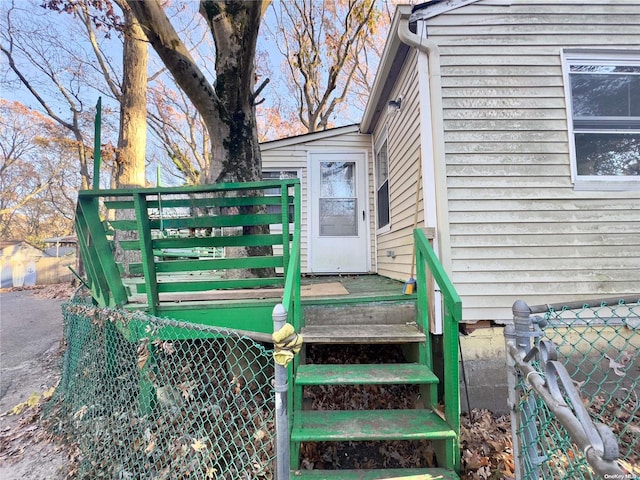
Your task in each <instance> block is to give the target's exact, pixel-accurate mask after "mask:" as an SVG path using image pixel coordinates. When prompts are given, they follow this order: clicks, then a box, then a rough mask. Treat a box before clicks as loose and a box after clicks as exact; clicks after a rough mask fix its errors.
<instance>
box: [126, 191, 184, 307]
mask: <svg viewBox="0 0 640 480" xmlns="http://www.w3.org/2000/svg"><path fill="white" fill-rule="evenodd" d="M133 203H134V205H135V210H136V219H137V222H138V236H139V237H140V255H141V257H142V259H141V260H142V272H143V275H144V282H145V288H146V290H147V303H148V305H149V313H150V314H151V315H157V314H158V306H159V304H160V298H159V293H158V279H157V276H156V264H155V259H154V256H153V244H152V242H153V241H152V239H151V223H150V222H149V210H148V208H147V197H146V195H145V194H144V193H140V192H136V193H135V194H134V195H133ZM175 265H177V264H174V266H175Z"/></svg>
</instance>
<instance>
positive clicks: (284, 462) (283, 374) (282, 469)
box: [273, 303, 290, 480]
mask: <svg viewBox="0 0 640 480" xmlns="http://www.w3.org/2000/svg"><path fill="white" fill-rule="evenodd" d="M286 321H287V312H286V310H285V309H284V306H283V305H282V304H281V303H279V304H277V305H276V306H275V307H273V331H274V332H277V331H278V330H280V329H281V328H282V327H283V326H284V324H285V322H286ZM274 365H275V394H276V480H289V463H290V462H289V457H290V452H289V448H290V445H289V414H288V412H287V392H288V390H289V385H288V381H287V367H283V366H282V365H279V364H278V363H277V362H274Z"/></svg>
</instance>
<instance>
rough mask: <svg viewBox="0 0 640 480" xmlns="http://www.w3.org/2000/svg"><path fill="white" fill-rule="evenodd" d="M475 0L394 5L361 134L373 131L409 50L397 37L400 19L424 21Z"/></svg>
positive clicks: (475, 1) (363, 117)
mask: <svg viewBox="0 0 640 480" xmlns="http://www.w3.org/2000/svg"><path fill="white" fill-rule="evenodd" d="M478 1H480V0H442V1H439V2H427V3H425V4H423V5H415V6H411V5H398V6H397V7H396V12H395V14H394V16H393V22H392V23H391V27H390V28H389V36H388V38H387V43H386V44H385V47H384V51H383V52H382V58H381V59H380V66H379V67H378V72H377V73H376V77H375V80H374V82H373V87H372V89H371V94H370V95H369V101H368V102H367V106H366V107H365V110H364V114H363V115H362V121H361V122H360V131H361V132H362V133H371V132H373V129H374V128H375V125H376V123H377V122H378V119H379V118H380V115H381V114H382V112H383V111H384V109H385V108H386V106H387V99H388V98H389V94H390V92H391V89H392V88H393V85H394V84H395V81H396V78H397V76H398V74H399V73H400V70H401V68H402V65H403V63H404V60H405V58H406V56H407V54H408V53H409V49H410V47H409V46H408V45H405V44H404V43H402V42H401V41H400V39H399V38H398V27H399V25H400V22H401V21H404V20H407V19H408V20H409V22H415V21H418V20H426V19H428V18H431V17H435V16H437V15H440V14H442V13H445V12H448V11H451V10H455V9H456V8H460V7H464V6H466V5H469V4H472V3H477V2H478Z"/></svg>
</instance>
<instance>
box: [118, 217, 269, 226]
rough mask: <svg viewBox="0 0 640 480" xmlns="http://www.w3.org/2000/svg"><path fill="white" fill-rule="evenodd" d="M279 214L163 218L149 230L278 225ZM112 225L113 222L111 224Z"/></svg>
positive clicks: (152, 224)
mask: <svg viewBox="0 0 640 480" xmlns="http://www.w3.org/2000/svg"><path fill="white" fill-rule="evenodd" d="M280 221H281V218H280V215H279V214H250V215H218V216H202V217H185V218H165V219H163V220H162V221H160V220H155V219H154V220H151V221H150V224H151V228H153V229H156V230H160V228H161V227H162V228H164V229H168V228H175V229H180V228H218V227H243V226H249V225H270V224H271V225H272V224H278V223H280ZM112 223H113V222H112Z"/></svg>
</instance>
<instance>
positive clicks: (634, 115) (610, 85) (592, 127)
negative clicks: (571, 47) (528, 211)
mask: <svg viewBox="0 0 640 480" xmlns="http://www.w3.org/2000/svg"><path fill="white" fill-rule="evenodd" d="M564 66H565V79H566V85H567V99H568V110H569V112H568V113H569V128H570V135H571V139H570V140H571V142H570V143H571V147H572V148H571V157H572V174H573V179H574V183H575V186H576V188H580V187H584V186H587V187H589V186H592V187H594V188H600V189H617V188H620V189H623V188H629V187H631V188H640V52H639V53H638V54H634V55H630V54H621V53H606V54H605V53H600V54H595V53H575V52H573V53H572V52H565V54H564Z"/></svg>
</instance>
